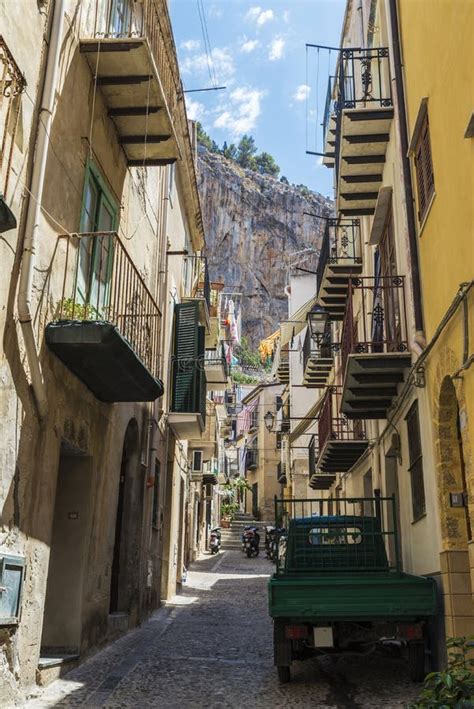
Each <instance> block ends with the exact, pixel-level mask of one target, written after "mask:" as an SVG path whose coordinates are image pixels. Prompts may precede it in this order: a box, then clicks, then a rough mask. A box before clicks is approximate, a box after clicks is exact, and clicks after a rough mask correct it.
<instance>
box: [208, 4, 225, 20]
mask: <svg viewBox="0 0 474 709" xmlns="http://www.w3.org/2000/svg"><path fill="white" fill-rule="evenodd" d="M223 14H224V13H223V12H222V8H220V7H218V6H217V5H211V7H210V8H209V17H213V18H215V17H222V15H223Z"/></svg>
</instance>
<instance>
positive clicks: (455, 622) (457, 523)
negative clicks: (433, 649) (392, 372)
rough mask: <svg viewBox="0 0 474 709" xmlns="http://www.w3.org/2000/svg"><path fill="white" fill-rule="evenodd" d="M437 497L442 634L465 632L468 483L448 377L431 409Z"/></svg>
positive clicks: (462, 427) (462, 419)
mask: <svg viewBox="0 0 474 709" xmlns="http://www.w3.org/2000/svg"><path fill="white" fill-rule="evenodd" d="M436 423H437V442H436V444H437V445H436V447H437V456H438V470H437V480H438V497H439V510H440V517H441V520H440V521H441V535H442V551H441V555H440V557H441V558H440V560H441V573H442V581H443V593H444V610H445V624H446V635H447V636H448V637H456V636H460V635H466V634H470V633H471V632H472V631H471V628H473V627H474V602H473V596H472V593H473V589H472V584H471V575H470V563H469V543H470V542H471V541H472V523H471V520H470V516H469V480H468V474H469V471H468V469H467V459H466V455H465V444H466V442H467V440H468V439H467V425H468V422H467V414H466V411H465V408H464V407H463V406H462V405H461V406H460V403H459V399H458V395H457V393H456V389H455V386H454V384H453V381H452V379H451V377H449V376H445V377H444V378H443V379H442V381H441V385H440V390H439V399H438V411H437V422H436Z"/></svg>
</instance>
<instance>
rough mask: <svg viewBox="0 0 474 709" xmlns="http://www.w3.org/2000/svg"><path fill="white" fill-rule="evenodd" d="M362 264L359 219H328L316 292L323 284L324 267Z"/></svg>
mask: <svg viewBox="0 0 474 709" xmlns="http://www.w3.org/2000/svg"><path fill="white" fill-rule="evenodd" d="M361 264H362V250H361V243H360V220H359V219H328V221H327V222H326V229H325V232H324V237H323V243H322V245H321V252H320V254H319V260H318V267H317V270H316V279H317V286H318V294H319V291H320V290H321V287H322V286H323V284H324V280H325V279H324V275H325V270H326V267H327V266H328V265H329V266H334V267H337V268H339V269H341V270H342V271H343V273H344V272H345V271H344V268H350V267H352V266H359V265H361Z"/></svg>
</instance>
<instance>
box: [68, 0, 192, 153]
mask: <svg viewBox="0 0 474 709" xmlns="http://www.w3.org/2000/svg"><path fill="white" fill-rule="evenodd" d="M80 52H81V53H82V54H84V56H85V57H86V60H87V62H88V64H89V67H90V70H91V72H92V76H93V77H94V81H95V82H96V85H97V88H98V89H100V91H101V94H102V96H103V99H104V102H105V105H106V107H107V110H108V114H109V116H110V118H111V119H112V120H113V122H114V124H115V127H116V130H117V135H118V139H119V142H120V144H121V145H122V147H123V150H124V152H125V155H126V158H127V162H128V164H129V165H139V166H146V165H168V164H171V163H174V162H175V161H176V160H177V159H178V158H180V157H181V158H183V157H184V156H183V155H182V148H183V147H184V146H183V143H181V145H180V139H179V137H178V135H177V134H176V130H175V129H176V128H178V130H180V133H181V134H183V133H185V134H187V125H186V114H185V110H184V105H183V98H182V86H181V80H180V76H179V69H178V64H177V59H176V55H175V49H174V41H173V35H172V31H171V23H170V19H169V14H168V9H167V2H166V0H142V1H141V2H134V1H133V0H122V2H113V1H111V0H92V2H89V3H87V9H85V12H84V15H83V19H82V22H81V28H80ZM187 140H188V141H189V138H187ZM185 148H186V152H188V150H189V152H190V145H189V146H185Z"/></svg>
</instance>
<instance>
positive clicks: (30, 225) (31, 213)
mask: <svg viewBox="0 0 474 709" xmlns="http://www.w3.org/2000/svg"><path fill="white" fill-rule="evenodd" d="M64 3H65V0H56V2H55V3H54V11H53V21H52V25H51V33H50V37H49V47H48V50H47V51H48V56H47V62H46V73H45V80H44V86H43V91H42V96H41V107H40V110H39V121H38V131H37V137H36V149H35V158H34V164H33V171H32V175H31V183H30V188H29V192H30V196H29V202H28V209H27V213H26V226H25V235H24V240H23V253H22V264H21V274H20V285H19V289H18V318H19V321H20V325H21V329H22V333H23V341H24V344H25V350H26V356H27V359H28V365H29V368H30V374H31V384H32V387H33V392H34V396H35V400H36V405H37V408H38V415H39V418H40V420H44V419H45V418H46V416H47V413H48V399H47V396H46V389H45V384H44V379H43V374H42V372H41V367H40V362H39V354H38V348H37V344H36V340H35V335H34V331H33V318H32V314H31V305H32V303H31V301H32V290H33V274H34V270H35V262H36V251H37V244H38V233H39V224H40V219H41V201H42V198H43V188H44V177H45V172H46V161H47V157H48V135H49V133H50V129H51V124H52V118H53V106H54V97H55V93H56V87H57V81H58V69H59V58H60V52H61V37H62V32H63V23H64Z"/></svg>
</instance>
